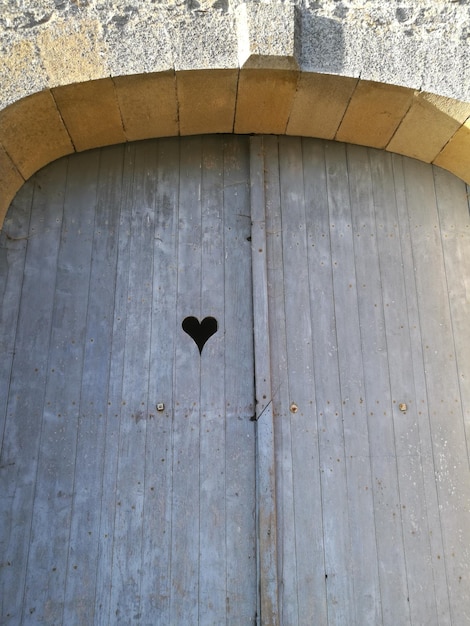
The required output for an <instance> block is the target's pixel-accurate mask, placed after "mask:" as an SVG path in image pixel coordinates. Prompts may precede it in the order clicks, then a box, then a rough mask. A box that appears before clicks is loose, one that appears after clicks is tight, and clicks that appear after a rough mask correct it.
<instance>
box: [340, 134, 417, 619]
mask: <svg viewBox="0 0 470 626" xmlns="http://www.w3.org/2000/svg"><path fill="white" fill-rule="evenodd" d="M348 166H349V167H348V170H349V184H350V194H351V209H352V218H353V225H352V228H353V231H354V235H355V237H354V242H355V265H356V275H357V281H358V288H359V290H360V298H359V319H360V324H361V334H360V336H361V346H362V351H363V354H364V389H365V401H366V408H367V413H368V424H369V442H370V452H371V466H372V478H373V483H372V484H373V494H374V509H375V522H376V533H377V535H376V536H377V553H378V559H379V574H380V587H381V598H382V619H383V623H384V624H393V623H396V616H397V615H400V619H401V620H402V622H403V624H408V623H410V619H411V617H410V614H409V604H408V599H407V598H408V588H407V576H406V563H405V558H404V545H403V531H402V526H401V510H400V493H399V487H398V475H397V461H396V457H395V454H396V453H395V432H394V423H393V417H392V411H391V404H392V403H391V397H390V383H389V380H390V379H389V376H390V375H389V366H388V355H387V345H386V338H385V333H384V312H383V309H384V305H383V296H382V282H381V276H380V267H379V260H378V251H377V244H376V239H377V236H376V228H375V208H374V203H373V197H372V184H371V178H370V166H369V160H368V151H367V149H365V148H361V147H354V146H348ZM393 513H395V515H393Z"/></svg>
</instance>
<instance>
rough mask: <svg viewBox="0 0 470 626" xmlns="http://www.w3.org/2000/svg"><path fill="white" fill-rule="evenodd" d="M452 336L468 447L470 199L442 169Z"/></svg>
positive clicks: (438, 173)
mask: <svg viewBox="0 0 470 626" xmlns="http://www.w3.org/2000/svg"><path fill="white" fill-rule="evenodd" d="M434 178H435V186H436V197H437V210H438V215H439V225H440V231H441V239H442V248H443V255H444V265H445V273H446V282H447V291H448V294H449V304H450V314H451V321H452V334H453V337H454V350H455V355H456V362H457V370H458V381H459V389H460V398H461V403H462V412H463V420H464V428H465V433H466V440H467V447H468V442H469V441H470V385H469V384H468V382H467V380H468V378H469V372H470V359H469V350H468V346H470V324H469V297H468V280H469V279H468V274H469V272H470V208H469V202H470V196H469V193H468V186H467V185H465V184H464V183H463V182H462V181H461V180H459V179H458V178H456V177H455V176H453V175H452V174H450V173H449V172H446V171H444V170H441V169H440V168H437V167H436V168H435V169H434Z"/></svg>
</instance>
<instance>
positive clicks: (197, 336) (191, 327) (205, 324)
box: [181, 317, 218, 354]
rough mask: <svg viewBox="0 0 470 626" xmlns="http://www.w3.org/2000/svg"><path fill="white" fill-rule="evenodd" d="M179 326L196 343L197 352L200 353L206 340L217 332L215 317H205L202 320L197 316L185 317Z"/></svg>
mask: <svg viewBox="0 0 470 626" xmlns="http://www.w3.org/2000/svg"><path fill="white" fill-rule="evenodd" d="M181 326H182V328H183V330H184V332H185V333H188V335H189V336H190V337H191V338H192V339H193V340H194V342H195V343H196V345H197V347H198V348H199V354H201V353H202V349H203V348H204V345H205V343H206V341H207V340H208V339H209V338H210V337H212V335H213V334H214V333H216V332H217V328H218V324H217V320H216V319H215V317H205V318H204V319H203V320H202V322H200V321H199V320H198V319H197V317H186V318H185V319H184V320H183V323H182V324H181Z"/></svg>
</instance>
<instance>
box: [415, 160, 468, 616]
mask: <svg viewBox="0 0 470 626" xmlns="http://www.w3.org/2000/svg"><path fill="white" fill-rule="evenodd" d="M405 184H406V191H407V203H408V211H409V219H410V228H411V238H412V248H413V258H414V263H415V268H416V270H415V271H416V286H417V294H418V306H419V320H420V326H421V332H422V342H423V363H424V369H425V377H426V392H427V399H428V403H429V409H430V416H429V418H430V423H431V435H432V442H433V458H434V470H435V476H436V484H437V493H438V501H439V510H440V519H441V527H442V536H443V546H444V557H443V555H441V554H433V558H434V559H436V560H441V559H442V558H444V559H445V567H446V574H447V589H448V592H449V598H450V615H451V620H453V621H454V622H455V623H459V622H461V621H465V619H466V617H465V616H466V615H468V613H469V608H468V607H469V596H468V594H467V593H464V595H462V592H461V584H462V583H463V581H465V580H467V579H468V574H469V572H468V552H467V550H468V545H469V542H470V539H469V538H468V532H470V523H469V522H468V515H469V513H468V512H469V510H470V508H469V506H470V505H469V501H468V494H469V493H470V481H469V479H470V474H469V467H468V463H469V460H468V451H467V443H466V439H465V429H464V422H463V415H462V407H461V398H460V388H459V381H458V371H457V363H456V355H455V351H454V337H453V334H452V319H451V313H450V306H449V299H448V296H447V281H446V274H445V265H444V257H443V249H442V241H441V236H440V232H439V216H438V213H437V206H436V197H435V189H434V179H433V175H432V170H431V169H430V168H426V167H425V166H424V164H421V163H418V162H414V161H412V160H407V161H406V165H405ZM456 520H459V521H456ZM465 520H466V521H465ZM453 555H454V556H453ZM468 587H469V585H468V584H467V585H466V587H465V589H468Z"/></svg>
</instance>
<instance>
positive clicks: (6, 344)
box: [0, 181, 34, 447]
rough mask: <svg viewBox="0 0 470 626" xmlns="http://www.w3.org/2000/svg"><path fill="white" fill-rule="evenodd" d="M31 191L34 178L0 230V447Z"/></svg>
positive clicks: (26, 238)
mask: <svg viewBox="0 0 470 626" xmlns="http://www.w3.org/2000/svg"><path fill="white" fill-rule="evenodd" d="M33 192H34V182H33V181H32V182H31V183H29V184H27V185H23V187H22V188H21V189H20V191H19V192H18V193H17V195H16V196H15V198H14V200H13V202H12V204H11V205H10V208H9V210H8V213H7V215H6V216H5V220H4V222H3V227H2V229H1V230H0V354H1V355H2V356H1V359H0V447H1V443H2V441H3V436H4V430H5V421H6V410H7V403H8V395H9V386H10V378H11V369H12V363H13V357H14V353H15V339H16V331H17V326H18V315H19V307H20V301H21V288H22V285H23V272H24V265H25V258H26V248H27V245H28V239H29V226H30V220H31V206H32V201H33Z"/></svg>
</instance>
